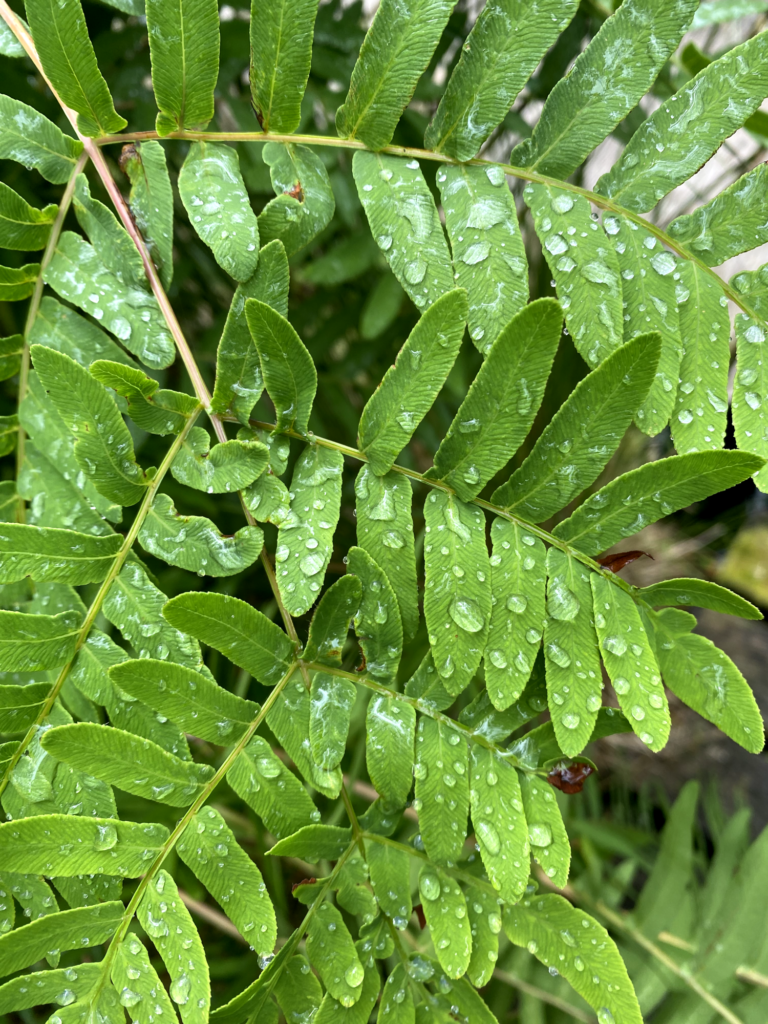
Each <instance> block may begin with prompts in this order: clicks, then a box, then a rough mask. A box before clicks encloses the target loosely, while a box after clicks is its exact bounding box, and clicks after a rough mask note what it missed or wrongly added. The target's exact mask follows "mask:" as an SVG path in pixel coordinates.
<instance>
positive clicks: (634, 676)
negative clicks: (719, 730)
mask: <svg viewBox="0 0 768 1024" xmlns="http://www.w3.org/2000/svg"><path fill="white" fill-rule="evenodd" d="M589 582H590V585H591V587H592V593H593V595H594V608H595V628H596V630H597V636H598V640H599V642H600V653H601V654H602V656H603V662H604V664H605V667H606V669H607V671H608V675H609V676H610V678H611V682H612V683H613V688H614V690H615V691H616V694H617V696H618V698H619V704H620V705H621V708H622V710H623V711H624V713H625V715H626V716H627V721H628V722H629V724H630V725H631V726H632V729H633V730H634V731H635V733H637V735H638V736H639V737H640V739H641V740H642V741H643V743H645V744H646V745H647V746H649V747H650V748H651V750H661V748H662V747H663V746H664V745H665V744H666V742H667V739H668V738H669V730H670V718H669V706H668V704H667V698H666V695H665V693H664V688H663V687H662V685H661V676H660V675H659V667H658V665H657V664H656V656H655V655H654V652H653V650H652V649H651V646H650V643H649V641H648V636H647V635H646V632H645V627H644V626H643V623H642V621H641V619H640V613H639V611H638V609H637V606H636V605H635V603H634V601H633V600H632V598H631V596H630V595H629V594H628V593H626V591H624V590H621V589H620V588H619V587H617V586H615V585H614V584H613V583H611V582H610V580H608V579H607V578H606V577H605V576H601V575H599V574H598V573H592V574H591V575H590V578H589Z"/></svg>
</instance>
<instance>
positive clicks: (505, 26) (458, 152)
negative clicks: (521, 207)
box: [424, 0, 577, 170]
mask: <svg viewBox="0 0 768 1024" xmlns="http://www.w3.org/2000/svg"><path fill="white" fill-rule="evenodd" d="M576 7H577V4H576V2H575V0H548V2H547V3H545V4H544V5H541V4H540V3H534V2H531V0H492V2H491V3H487V4H486V5H485V7H484V8H483V10H482V11H481V12H480V15H479V16H478V18H477V21H476V22H475V24H474V25H473V27H472V31H471V32H470V34H469V36H468V38H467V41H466V42H465V44H464V46H463V48H462V51H461V58H460V59H459V63H458V64H457V65H456V67H455V69H454V71H453V74H452V75H451V78H450V80H449V82H448V85H447V86H446V89H445V93H444V95H443V96H442V98H441V100H440V104H439V106H438V108H437V113H436V114H435V116H434V117H433V118H432V121H431V122H430V124H429V127H428V128H427V131H426V133H425V136H424V144H425V146H427V148H429V149H436V150H438V152H440V153H448V154H449V155H450V156H453V157H456V159H457V160H469V159H471V157H473V156H476V155H477V151H478V149H479V148H480V146H481V144H482V143H483V142H484V141H485V139H486V138H487V136H488V135H490V133H491V132H492V131H493V129H494V128H495V127H496V126H497V125H498V124H499V123H500V122H501V121H502V120H503V119H504V117H505V116H506V114H507V112H508V111H509V109H510V107H511V106H512V105H513V103H514V101H515V98H516V96H517V94H518V93H519V92H520V90H521V89H522V88H523V86H524V85H525V84H526V82H527V81H528V79H529V77H530V76H531V74H532V73H533V72H534V70H535V69H536V65H537V64H538V63H539V61H540V60H541V58H542V57H543V56H544V54H545V53H546V52H547V50H548V49H549V47H550V46H551V45H552V44H553V43H554V42H555V40H556V39H557V37H558V36H559V35H560V33H561V32H562V31H563V30H564V29H565V28H566V27H567V25H568V23H569V22H570V20H571V18H572V17H573V15H574V14H575V13H576ZM469 169H470V168H467V170H469Z"/></svg>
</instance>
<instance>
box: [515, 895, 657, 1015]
mask: <svg viewBox="0 0 768 1024" xmlns="http://www.w3.org/2000/svg"><path fill="white" fill-rule="evenodd" d="M504 931H505V932H506V934H507V937H508V938H509V940H510V942H513V943H514V944H515V945H516V946H525V947H527V949H528V951H529V952H530V953H532V954H533V955H534V956H535V957H536V959H537V960H540V961H541V963H543V964H544V965H545V967H555V969H556V970H557V972H558V974H561V975H562V976H563V977H564V978H565V980H566V981H567V982H568V983H569V984H570V985H572V986H573V988H574V989H575V990H576V991H577V992H578V993H579V995H580V996H582V998H584V999H586V1001H587V1002H588V1003H589V1005H590V1006H591V1007H592V1008H593V1009H595V1010H597V1011H598V1013H602V1015H603V1020H604V1021H606V1022H608V1021H610V1017H609V1016H606V1013H608V1014H610V1015H611V1016H613V1018H614V1020H615V1021H622V1024H642V1020H643V1018H642V1016H641V1013H640V1007H639V1006H638V1004H637V997H636V996H635V992H634V989H633V988H632V982H631V981H630V980H629V976H628V975H627V969H626V967H625V966H624V962H623V960H622V959H621V956H620V955H619V951H618V949H617V948H616V946H615V944H614V942H613V940H612V939H611V937H610V936H609V935H608V932H607V931H606V930H605V928H603V927H602V925H600V924H598V923H597V921H595V920H594V918H592V917H589V915H587V914H585V913H584V911H582V910H577V909H576V908H575V907H572V906H571V904H570V903H569V902H568V901H567V900H566V899H564V897H562V896H555V895H546V896H532V897H530V899H524V900H522V902H520V903H518V904H517V905H516V906H512V907H508V908H507V909H506V910H505V911H504ZM593 939H594V942H593V941H592V940H593ZM595 978H597V981H595Z"/></svg>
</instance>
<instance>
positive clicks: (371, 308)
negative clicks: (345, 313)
mask: <svg viewBox="0 0 768 1024" xmlns="http://www.w3.org/2000/svg"><path fill="white" fill-rule="evenodd" d="M402 304H403V289H402V286H401V284H400V282H399V281H398V279H397V278H396V277H395V275H394V274H393V273H392V271H387V273H385V274H383V275H382V276H381V277H380V278H379V281H378V284H376V285H374V287H373V289H372V291H371V293H370V295H369V296H368V298H367V299H366V300H365V305H364V306H363V311H362V313H361V314H360V334H361V336H362V337H363V338H365V340H366V341H371V340H372V339H373V338H378V337H379V336H380V335H382V334H383V333H384V331H386V329H387V328H388V327H389V326H390V325H391V324H392V322H393V321H394V319H395V317H396V316H397V314H398V313H399V312H400V308H401V306H402Z"/></svg>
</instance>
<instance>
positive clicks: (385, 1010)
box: [0, 964, 416, 1024]
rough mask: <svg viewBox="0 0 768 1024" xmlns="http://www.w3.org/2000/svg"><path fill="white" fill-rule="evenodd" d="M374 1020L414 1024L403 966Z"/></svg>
mask: <svg viewBox="0 0 768 1024" xmlns="http://www.w3.org/2000/svg"><path fill="white" fill-rule="evenodd" d="M0 991H2V990H0ZM0 1005H1V1004H0ZM376 1020H377V1022H378V1024H416V1007H415V1006H414V1003H413V993H412V992H411V988H410V985H409V983H408V976H407V975H406V973H405V966H404V965H403V964H396V965H395V967H394V969H393V970H392V971H391V972H390V974H389V977H388V978H387V981H386V984H385V985H384V988H383V989H382V990H381V1003H380V1004H379V1015H378V1017H377V1018H376Z"/></svg>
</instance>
